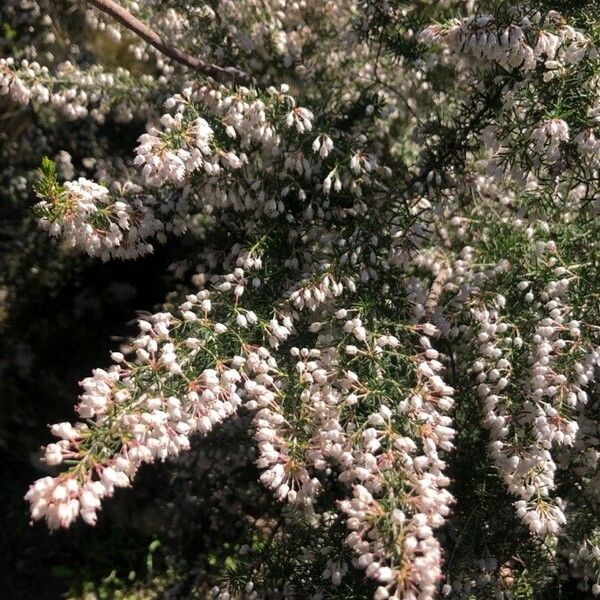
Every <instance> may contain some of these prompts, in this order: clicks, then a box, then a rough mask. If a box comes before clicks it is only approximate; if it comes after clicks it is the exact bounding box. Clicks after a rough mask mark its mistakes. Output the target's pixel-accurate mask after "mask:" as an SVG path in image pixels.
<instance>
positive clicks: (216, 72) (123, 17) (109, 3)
mask: <svg viewBox="0 0 600 600" xmlns="http://www.w3.org/2000/svg"><path fill="white" fill-rule="evenodd" d="M85 1H86V2H87V3H88V4H91V5H92V6H94V7H95V8H97V9H98V10H101V11H102V12H104V13H106V14H107V15H110V16H111V17H113V19H115V20H116V21H119V23H121V24H122V25H124V26H125V27H127V29H129V30H130V31H133V33H135V34H137V35H139V36H140V37H141V38H142V39H143V40H145V41H146V42H148V43H149V44H150V45H152V46H154V48H156V49H157V50H158V51H159V52H161V53H162V54H164V55H165V56H168V57H169V58H171V59H173V60H175V61H177V62H178V63H180V64H182V65H185V66H186V67H189V68H190V69H193V70H194V71H198V72H200V73H203V74H204V75H208V76H210V77H212V78H214V79H217V80H219V81H232V82H233V83H237V84H240V85H254V84H255V81H254V78H253V77H252V76H251V75H249V74H248V73H246V72H245V71H242V70H241V69H238V68H236V67H220V66H219V65H215V64H213V63H209V62H206V61H205V60H202V59H201V58H198V57H196V56H191V55H190V54H187V53H186V52H183V51H181V50H179V49H178V48H174V47H172V46H170V45H169V44H167V43H166V42H165V41H164V40H163V39H162V37H161V36H160V35H159V34H158V33H157V32H156V31H154V29H152V28H151V27H149V26H148V25H146V24H145V23H142V21H140V20H139V19H138V18H136V17H134V16H133V15H132V14H131V13H130V12H129V11H128V10H126V9H125V8H123V7H122V6H120V5H119V4H117V3H116V2H113V0H85Z"/></svg>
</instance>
